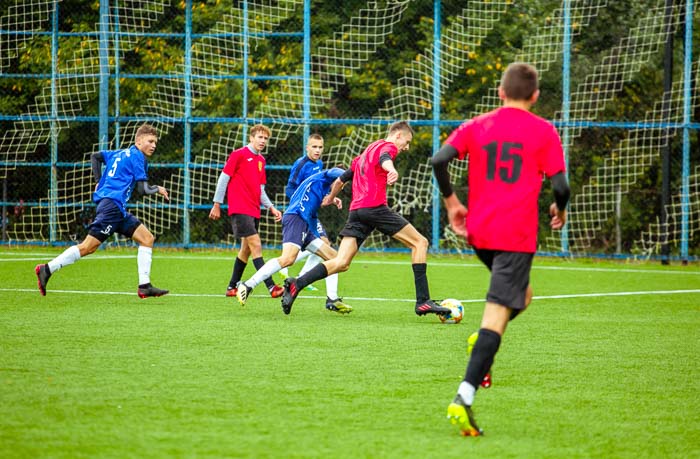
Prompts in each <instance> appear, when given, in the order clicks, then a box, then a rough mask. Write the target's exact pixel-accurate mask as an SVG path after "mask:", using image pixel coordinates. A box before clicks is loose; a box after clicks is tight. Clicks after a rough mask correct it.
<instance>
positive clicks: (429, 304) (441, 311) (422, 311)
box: [416, 300, 452, 316]
mask: <svg viewBox="0 0 700 459" xmlns="http://www.w3.org/2000/svg"><path fill="white" fill-rule="evenodd" d="M451 312H452V311H451V310H450V308H446V307H444V306H440V305H439V304H437V303H436V302H434V301H433V300H428V301H426V302H425V303H423V304H417V305H416V314H418V315H419V316H424V315H426V314H437V315H439V316H445V315H447V314H450V313H451Z"/></svg>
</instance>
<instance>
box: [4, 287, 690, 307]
mask: <svg viewBox="0 0 700 459" xmlns="http://www.w3.org/2000/svg"><path fill="white" fill-rule="evenodd" d="M0 292H18V293H34V294H36V295H37V300H39V301H40V295H39V291H38V290H37V289H29V288H0ZM48 293H49V296H50V295H54V294H70V295H130V296H136V292H135V291H131V292H106V291H94V290H49V292H48ZM687 293H700V289H690V290H641V291H633V292H607V293H572V294H566V295H547V296H535V297H533V299H534V300H560V299H567V298H604V297H613V296H636V295H678V294H687ZM167 296H175V297H181V298H221V299H224V298H225V297H224V295H222V294H220V293H219V294H213V293H170V294H168V295H167ZM252 296H253V298H256V297H257V298H268V295H252ZM298 298H303V299H317V300H323V299H324V298H323V297H321V296H308V295H299V297H298ZM343 298H344V299H346V300H352V301H374V302H410V303H413V302H415V300H414V299H405V298H371V297H359V296H347V297H346V296H344V297H343ZM229 301H231V302H232V304H236V305H237V304H238V302H236V301H232V300H229ZM460 301H461V302H462V303H483V302H484V301H485V300H484V299H483V298H479V299H463V300H460Z"/></svg>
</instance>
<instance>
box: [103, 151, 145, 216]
mask: <svg viewBox="0 0 700 459" xmlns="http://www.w3.org/2000/svg"><path fill="white" fill-rule="evenodd" d="M102 158H104V161H105V164H106V165H107V168H106V169H105V173H104V174H102V177H101V178H100V183H98V184H97V191H95V193H93V195H92V200H93V201H95V202H100V201H101V200H102V199H105V198H109V199H111V200H113V201H114V202H115V203H116V204H117V206H118V207H119V210H121V211H122V214H123V215H124V216H126V202H127V201H128V200H129V198H130V197H131V192H132V191H133V190H134V184H135V183H136V182H142V181H146V180H148V176H147V175H146V170H147V169H148V165H147V163H146V157H145V156H144V154H143V153H141V150H139V149H138V148H136V146H134V145H132V146H131V147H130V148H127V149H124V150H106V151H103V152H102Z"/></svg>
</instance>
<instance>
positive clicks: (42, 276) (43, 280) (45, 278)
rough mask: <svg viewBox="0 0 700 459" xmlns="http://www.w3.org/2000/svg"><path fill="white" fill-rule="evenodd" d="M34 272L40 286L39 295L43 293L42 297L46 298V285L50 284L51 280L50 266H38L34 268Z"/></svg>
mask: <svg viewBox="0 0 700 459" xmlns="http://www.w3.org/2000/svg"><path fill="white" fill-rule="evenodd" d="M34 272H35V273H36V280H37V285H38V286H39V293H41V296H46V284H48V283H49V278H50V277H51V271H50V270H49V265H47V264H43V265H36V266H35V267H34Z"/></svg>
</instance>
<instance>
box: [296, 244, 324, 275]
mask: <svg viewBox="0 0 700 459" xmlns="http://www.w3.org/2000/svg"><path fill="white" fill-rule="evenodd" d="M303 253H308V255H306V256H307V257H309V259H308V260H306V263H304V267H303V268H301V271H299V276H303V275H304V274H306V273H308V272H309V271H311V268H313V267H314V266H316V265H317V264H319V263H321V262H323V258H321V257H319V256H318V255H315V254H313V253H311V252H307V251H306V250H304V251H303V252H302V254H303ZM299 255H301V254H299ZM304 258H306V257H304ZM298 260H300V258H299V257H298V256H297V261H298Z"/></svg>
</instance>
